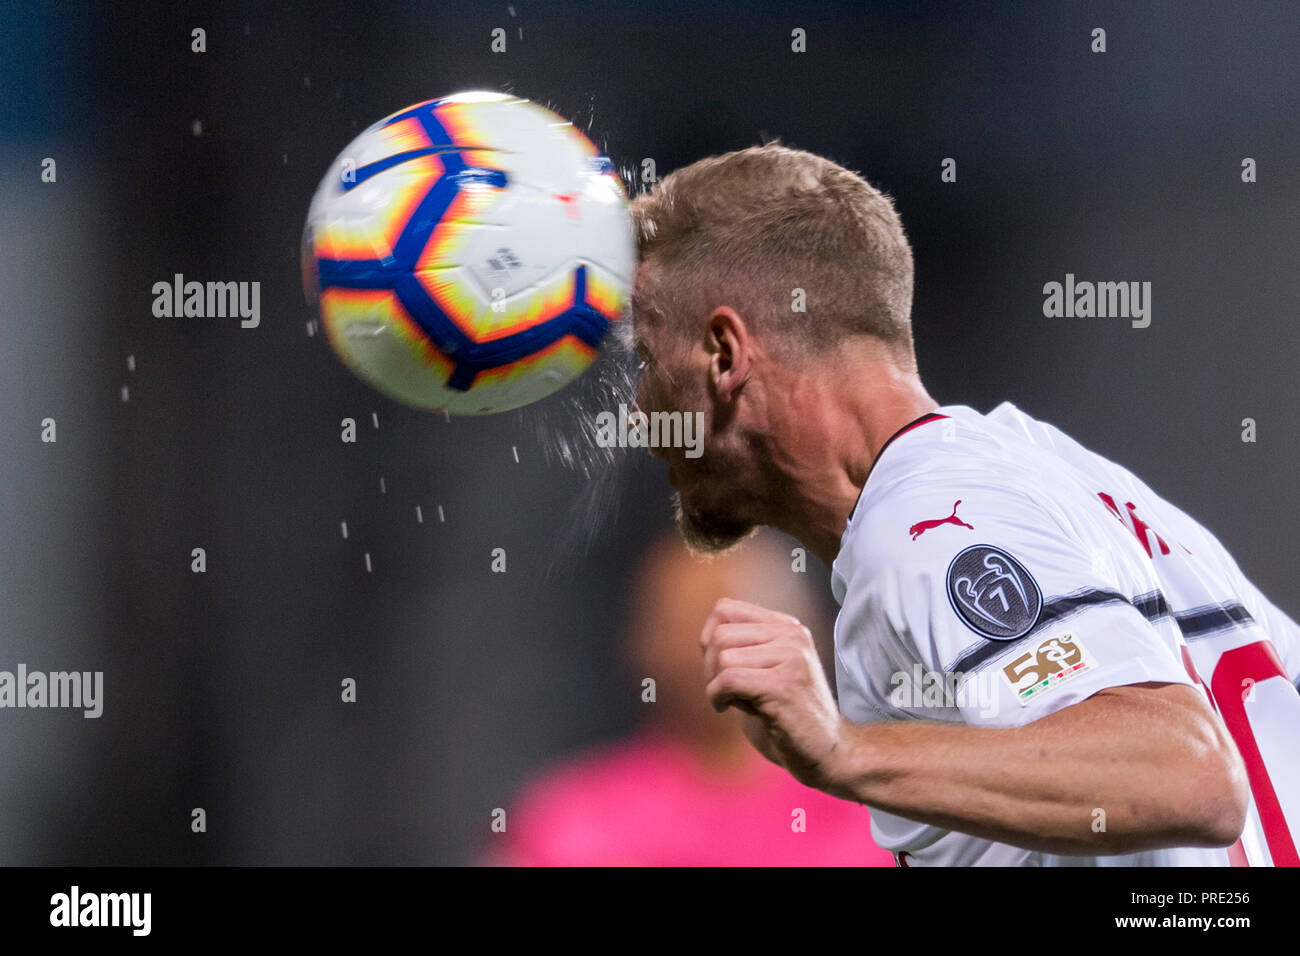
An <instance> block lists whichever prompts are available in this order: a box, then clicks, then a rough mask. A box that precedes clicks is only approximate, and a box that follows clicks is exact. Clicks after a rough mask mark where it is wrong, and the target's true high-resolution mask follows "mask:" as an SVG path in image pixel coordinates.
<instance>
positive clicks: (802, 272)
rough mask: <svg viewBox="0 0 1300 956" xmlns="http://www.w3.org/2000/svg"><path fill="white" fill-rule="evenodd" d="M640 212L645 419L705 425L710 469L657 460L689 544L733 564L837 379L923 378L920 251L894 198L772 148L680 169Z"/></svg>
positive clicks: (638, 317)
mask: <svg viewBox="0 0 1300 956" xmlns="http://www.w3.org/2000/svg"><path fill="white" fill-rule="evenodd" d="M632 212H633V218H634V222H635V224H636V231H637V242H638V252H639V258H640V267H639V269H638V272H637V277H636V284H635V288H634V290H633V296H632V319H633V330H634V333H635V336H636V340H637V350H638V353H639V357H640V359H641V361H642V363H643V372H642V379H641V386H640V390H639V391H638V394H637V405H638V407H639V408H640V409H641V410H642V411H644V412H646V413H654V412H656V411H676V410H680V411H683V412H688V413H690V412H702V413H703V415H704V422H705V429H704V449H703V455H702V456H701V457H699V458H694V459H692V458H687V457H686V456H684V455H683V454H682V453H681V450H680V449H663V450H661V451H660V454H661V455H662V456H663V457H665V458H666V459H667V460H668V461H669V464H670V465H671V468H670V472H669V478H670V481H672V482H673V484H674V486H675V487H676V489H677V507H678V527H679V529H680V530H681V532H682V534H683V536H684V537H685V538H686V540H687V542H688V543H689V544H690V545H691V546H692V547H693V548H695V549H696V550H700V551H706V552H711V551H719V550H725V549H726V548H727V547H729V546H731V545H732V544H734V543H736V542H738V541H740V540H742V539H744V538H745V537H747V536H748V535H749V534H750V533H751V532H752V531H753V529H754V528H755V527H756V526H758V525H760V524H768V523H773V518H774V515H773V511H774V509H776V508H779V506H780V501H781V499H782V497H783V496H784V495H785V494H786V492H787V491H788V488H787V487H786V486H787V485H788V484H789V481H790V476H791V469H792V468H793V469H797V468H798V466H799V465H798V462H797V461H794V460H787V459H788V458H791V456H795V455H796V454H797V452H796V449H795V448H794V447H792V446H793V445H794V444H797V441H793V440H792V439H793V438H794V436H793V434H792V429H795V428H796V427H797V425H798V417H799V415H800V414H804V415H812V416H818V415H819V414H820V413H821V411H823V410H822V409H821V408H819V405H821V404H824V403H825V401H827V400H831V401H833V400H834V399H833V396H832V395H831V394H830V392H829V391H828V389H827V386H828V385H830V384H831V383H833V382H834V381H835V379H836V377H837V376H838V377H844V376H849V377H858V376H864V375H865V376H867V377H869V378H878V379H880V380H881V383H882V385H884V384H885V380H889V381H893V380H895V379H896V378H898V377H899V376H903V377H908V376H910V377H912V378H914V377H915V374H916V360H915V356H914V353H913V349H912V329H911V307H912V250H911V247H910V246H909V244H908V241H907V237H906V235H905V234H904V232H903V227H902V224H901V223H900V221H899V218H898V215H897V213H896V212H895V211H894V208H893V204H892V203H891V202H890V200H889V198H888V197H887V196H885V195H883V194H882V193H880V192H879V191H878V190H876V189H875V188H873V187H872V186H871V185H870V184H869V183H867V182H866V181H865V180H864V179H862V177H860V176H858V175H857V174H856V173H853V172H850V171H849V170H847V169H844V168H843V167H841V166H838V165H836V164H835V163H833V162H831V161H830V160H827V159H823V158H822V157H820V156H815V155H813V154H811V153H807V152H803V151H800V150H795V149H789V148H787V147H785V146H781V145H779V144H776V143H772V144H768V145H765V146H758V147H753V148H750V149H745V150H740V151H739V152H734V153H727V154H726V155H723V156H711V157H709V158H707V159H703V160H700V161H699V162H696V163H693V164H692V165H690V166H687V167H685V168H683V169H679V170H677V171H675V172H673V173H672V174H671V175H669V176H667V177H665V178H664V179H663V180H662V181H660V182H659V183H658V184H657V185H656V186H655V187H654V189H653V190H651V191H650V192H648V193H646V194H644V195H642V196H639V197H637V198H636V199H635V200H634V201H633V204H632ZM877 369H880V370H884V371H885V372H886V373H887V374H881V375H877V374H876V372H875V370H877ZM869 384H871V383H869V382H857V381H841V382H840V383H839V385H840V387H841V388H844V389H852V388H854V387H857V386H860V385H869ZM805 424H806V425H812V424H814V423H813V422H810V421H805Z"/></svg>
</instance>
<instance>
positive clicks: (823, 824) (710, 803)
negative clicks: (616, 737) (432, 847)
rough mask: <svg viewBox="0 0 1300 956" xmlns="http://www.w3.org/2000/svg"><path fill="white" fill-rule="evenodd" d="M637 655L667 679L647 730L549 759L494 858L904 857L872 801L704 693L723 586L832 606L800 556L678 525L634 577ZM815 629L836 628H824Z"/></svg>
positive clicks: (802, 605) (866, 861) (645, 672)
mask: <svg viewBox="0 0 1300 956" xmlns="http://www.w3.org/2000/svg"><path fill="white" fill-rule="evenodd" d="M633 580H634V581H636V582H638V588H637V591H636V593H635V594H634V596H633V599H632V602H631V608H630V616H629V621H628V633H627V644H626V647H625V651H626V654H627V656H628V663H629V666H630V668H631V670H632V673H633V675H634V676H635V677H636V679H637V682H638V684H641V686H642V688H643V691H642V693H643V700H644V697H645V695H646V692H645V690H644V687H645V685H644V683H642V682H643V681H644V679H645V678H647V677H648V678H652V679H653V680H654V697H655V699H654V700H653V701H652V702H651V701H646V702H645V703H644V704H643V706H644V708H645V719H644V721H643V724H642V726H641V727H640V729H638V730H637V731H635V732H634V733H633V734H632V735H631V736H630V737H628V738H627V739H625V740H621V741H618V742H616V743H613V744H609V745H605V746H603V747H600V748H598V749H596V750H593V751H589V752H588V753H586V754H584V755H582V756H578V757H574V758H571V759H568V760H566V761H563V762H561V763H560V764H559V765H557V766H554V767H552V768H550V769H549V770H545V771H543V772H542V773H541V774H540V775H539V776H538V777H537V778H536V779H535V780H534V781H533V782H531V783H530V784H529V785H528V786H526V787H525V788H524V790H523V793H522V795H521V797H520V798H519V799H518V800H516V801H515V803H514V804H513V805H512V808H511V809H510V810H509V811H508V813H509V817H508V821H509V822H508V826H507V830H506V832H505V833H504V834H501V835H500V839H501V840H502V843H501V845H500V846H499V847H498V848H497V849H496V851H495V852H493V853H492V854H491V855H490V857H489V862H492V863H498V864H505V865H522V866H565V865H587V866H601V865H645V866H783V865H822V866H892V865H893V864H894V860H893V857H892V856H891V855H890V854H889V853H888V852H886V851H885V850H882V849H880V848H879V847H877V846H876V845H875V844H874V843H873V842H872V840H871V834H870V821H869V818H868V814H867V810H866V808H865V807H863V806H860V805H858V804H855V803H849V802H846V801H843V800H837V799H835V798H834V797H831V796H829V795H827V794H825V793H822V792H820V791H818V790H814V789H812V788H809V787H805V786H804V785H803V784H801V783H799V782H798V781H796V780H795V779H794V778H793V777H791V776H790V775H789V774H788V773H786V772H785V771H783V770H782V769H780V768H779V767H776V766H774V765H773V764H771V763H769V762H768V761H767V760H765V759H764V758H763V757H761V756H759V754H758V753H757V752H756V751H755V750H754V748H753V747H751V746H750V745H749V743H748V742H747V741H746V739H745V737H744V734H743V732H742V730H741V723H740V715H739V714H738V713H737V712H736V711H734V710H728V711H726V712H724V713H721V714H719V713H717V712H716V711H715V710H714V709H713V707H712V706H711V705H710V704H709V701H708V699H707V697H706V696H705V694H704V687H705V672H704V666H703V662H702V658H701V652H700V628H701V626H702V625H703V622H704V621H705V619H706V618H707V617H708V616H709V612H710V611H711V610H712V608H713V606H714V604H715V603H716V602H717V600H718V599H719V598H720V597H723V596H724V595H725V596H730V597H737V598H741V599H747V600H753V601H760V600H761V601H762V602H763V604H765V605H766V606H769V607H778V608H781V609H782V610H784V611H786V612H787V613H790V614H793V615H795V616H796V617H798V618H800V620H806V621H814V622H816V621H818V620H819V619H820V618H822V617H824V614H823V612H821V611H820V610H819V609H818V608H817V606H816V604H815V602H814V599H813V598H812V596H811V594H810V591H809V588H808V587H807V585H806V584H805V582H804V575H801V574H798V573H796V572H794V571H792V569H791V565H790V555H789V552H788V551H786V550H785V549H784V548H783V547H782V546H781V545H780V544H778V543H777V541H776V539H775V536H772V535H760V536H759V537H758V538H756V539H755V540H753V541H751V542H749V543H748V544H747V545H746V546H744V547H742V548H739V549H737V550H736V551H734V552H732V553H729V554H727V555H724V556H721V557H719V558H716V559H714V560H711V561H707V562H705V561H703V560H701V559H699V558H696V557H693V556H692V555H691V554H690V553H689V552H688V551H687V549H686V548H685V546H684V545H683V544H682V542H681V541H680V540H678V539H677V538H676V537H675V536H671V537H666V538H663V539H661V540H659V541H658V542H656V543H655V544H654V545H653V546H652V547H651V548H650V549H649V550H648V552H647V553H646V555H645V557H644V558H643V560H642V563H641V566H640V568H639V569H638V574H636V575H635V577H634V578H633ZM813 630H814V633H827V631H828V628H826V627H814V628H813Z"/></svg>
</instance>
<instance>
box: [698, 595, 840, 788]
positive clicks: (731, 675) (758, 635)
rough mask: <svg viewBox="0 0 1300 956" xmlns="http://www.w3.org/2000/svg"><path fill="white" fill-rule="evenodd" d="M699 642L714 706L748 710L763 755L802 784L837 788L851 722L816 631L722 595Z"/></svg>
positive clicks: (749, 732)
mask: <svg viewBox="0 0 1300 956" xmlns="http://www.w3.org/2000/svg"><path fill="white" fill-rule="evenodd" d="M700 647H701V648H702V649H703V651H704V668H705V672H706V675H707V678H708V681H709V685H708V688H707V689H706V692H707V693H708V695H709V702H710V703H712V704H713V707H714V709H715V710H718V711H719V712H721V711H723V710H726V709H727V708H728V707H736V708H737V709H739V710H742V711H744V712H745V714H746V715H747V716H746V717H745V735H746V736H747V737H748V738H749V740H750V742H751V743H752V744H753V745H754V746H755V747H756V748H757V749H758V751H759V753H761V754H762V755H763V756H765V757H767V759H768V760H771V761H772V762H773V763H775V764H778V765H780V766H782V767H785V768H786V769H787V770H789V771H790V773H791V774H793V775H794V776H795V778H796V779H798V780H799V781H800V782H801V783H804V784H807V785H808V786H812V787H819V788H822V789H827V788H828V787H830V786H831V785H832V784H833V783H834V781H835V777H836V773H835V769H834V768H835V765H836V759H837V758H838V757H839V756H840V755H841V754H840V752H839V751H840V748H841V747H842V744H841V737H842V735H843V732H844V729H845V724H846V721H845V720H844V718H843V717H842V716H841V715H840V712H839V708H838V707H836V705H835V700H834V698H832V696H831V689H830V686H829V685H828V684H827V682H826V675H825V674H824V673H823V672H822V665H821V661H820V660H819V659H818V656H817V648H816V645H814V643H813V639H812V632H811V631H809V630H808V628H806V627H804V625H803V624H801V623H799V620H798V619H797V618H794V617H791V616H790V615H789V614H782V613H780V612H779V611H769V610H768V609H767V608H762V607H759V606H757V605H755V604H747V603H746V602H744V601H733V600H731V599H730V598H723V599H722V600H720V601H719V602H718V603H717V604H716V605H714V608H713V613H712V614H710V615H709V619H708V620H707V621H705V622H704V630H703V631H702V632H701V633H700Z"/></svg>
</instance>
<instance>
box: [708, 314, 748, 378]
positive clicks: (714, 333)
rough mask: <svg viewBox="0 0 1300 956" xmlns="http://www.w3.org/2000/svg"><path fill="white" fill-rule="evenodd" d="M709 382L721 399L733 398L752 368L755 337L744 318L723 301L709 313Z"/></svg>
mask: <svg viewBox="0 0 1300 956" xmlns="http://www.w3.org/2000/svg"><path fill="white" fill-rule="evenodd" d="M705 348H706V349H707V350H708V352H709V383H710V385H711V386H712V387H713V390H714V392H715V394H717V396H718V398H719V399H721V400H722V401H731V400H732V399H733V398H734V397H735V394H736V392H738V391H739V390H740V387H741V386H742V385H744V384H745V382H746V380H748V378H749V376H750V373H751V372H752V371H753V366H754V360H755V354H754V339H753V338H752V337H751V336H750V334H749V328H748V327H747V326H746V325H745V320H744V319H742V318H741V317H740V313H738V312H737V311H736V310H735V309H733V308H731V306H729V305H720V306H718V307H717V308H716V309H714V310H713V314H712V315H710V316H709V328H708V340H707V341H706V342H705Z"/></svg>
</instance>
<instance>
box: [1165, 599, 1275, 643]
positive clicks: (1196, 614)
mask: <svg viewBox="0 0 1300 956" xmlns="http://www.w3.org/2000/svg"><path fill="white" fill-rule="evenodd" d="M1174 620H1175V621H1177V622H1178V628H1179V630H1181V631H1182V632H1183V637H1185V638H1186V639H1187V640H1189V641H1194V640H1196V639H1197V638H1201V637H1209V636H1210V635H1211V634H1217V633H1218V632H1219V631H1226V630H1228V629H1229V628H1233V627H1242V626H1244V625H1248V624H1254V623H1255V619H1254V618H1253V617H1252V616H1251V614H1250V612H1249V611H1247V610H1246V609H1245V608H1244V607H1242V606H1241V605H1240V604H1238V603H1237V602H1235V601H1232V602H1229V603H1227V604H1220V605H1218V606H1217V607H1198V608H1194V609H1192V610H1190V611H1184V612H1182V613H1179V614H1175V615H1174Z"/></svg>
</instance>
